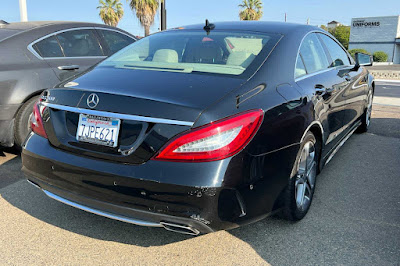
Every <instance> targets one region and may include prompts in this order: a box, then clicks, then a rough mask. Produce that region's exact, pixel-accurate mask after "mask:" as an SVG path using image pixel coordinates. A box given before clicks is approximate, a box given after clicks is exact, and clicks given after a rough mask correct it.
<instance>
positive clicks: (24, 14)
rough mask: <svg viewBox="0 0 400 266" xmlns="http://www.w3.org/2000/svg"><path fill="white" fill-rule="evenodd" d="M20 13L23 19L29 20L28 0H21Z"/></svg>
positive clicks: (23, 20)
mask: <svg viewBox="0 0 400 266" xmlns="http://www.w3.org/2000/svg"><path fill="white" fill-rule="evenodd" d="M19 14H20V16H21V21H22V22H25V21H28V11H27V10H26V0H19Z"/></svg>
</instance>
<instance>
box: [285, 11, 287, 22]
mask: <svg viewBox="0 0 400 266" xmlns="http://www.w3.org/2000/svg"><path fill="white" fill-rule="evenodd" d="M286 21H287V16H286V12H285V22H286Z"/></svg>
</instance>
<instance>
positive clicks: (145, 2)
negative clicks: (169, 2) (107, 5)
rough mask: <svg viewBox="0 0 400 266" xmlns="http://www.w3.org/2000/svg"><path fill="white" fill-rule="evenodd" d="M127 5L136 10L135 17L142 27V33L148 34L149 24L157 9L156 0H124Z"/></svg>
mask: <svg viewBox="0 0 400 266" xmlns="http://www.w3.org/2000/svg"><path fill="white" fill-rule="evenodd" d="M126 1H127V2H129V6H130V7H131V9H132V10H133V11H135V12H136V17H137V18H138V19H139V22H140V24H142V26H143V27H144V35H145V36H148V35H149V34H150V26H151V25H153V24H154V16H155V15H156V13H157V10H158V6H159V3H158V0H126Z"/></svg>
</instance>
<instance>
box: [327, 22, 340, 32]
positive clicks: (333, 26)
mask: <svg viewBox="0 0 400 266" xmlns="http://www.w3.org/2000/svg"><path fill="white" fill-rule="evenodd" d="M339 26H342V23H340V22H337V21H336V20H332V21H331V22H329V23H328V29H329V30H333V29H334V28H336V27H339Z"/></svg>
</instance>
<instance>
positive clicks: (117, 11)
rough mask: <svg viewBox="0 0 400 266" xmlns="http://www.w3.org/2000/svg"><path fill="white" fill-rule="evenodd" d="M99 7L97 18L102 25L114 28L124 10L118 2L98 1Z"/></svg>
mask: <svg viewBox="0 0 400 266" xmlns="http://www.w3.org/2000/svg"><path fill="white" fill-rule="evenodd" d="M99 3H100V5H99V6H98V7H97V9H100V12H99V16H100V18H101V20H102V21H103V22H104V24H107V25H110V26H113V27H116V26H117V25H118V22H119V21H120V19H121V18H122V16H123V15H124V8H123V7H122V4H121V3H120V2H119V0H105V1H104V0H100V1H99Z"/></svg>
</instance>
